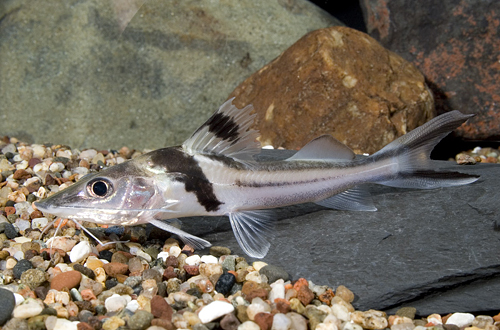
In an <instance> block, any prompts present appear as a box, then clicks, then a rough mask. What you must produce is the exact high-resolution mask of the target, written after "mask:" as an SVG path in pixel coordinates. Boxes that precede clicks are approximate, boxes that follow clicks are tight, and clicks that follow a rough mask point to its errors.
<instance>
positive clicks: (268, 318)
mask: <svg viewBox="0 0 500 330" xmlns="http://www.w3.org/2000/svg"><path fill="white" fill-rule="evenodd" d="M253 321H254V322H255V323H257V324H258V325H259V327H260V328H261V329H262V330H270V329H271V326H272V324H273V314H271V313H258V314H257V315H255V317H254V320H253Z"/></svg>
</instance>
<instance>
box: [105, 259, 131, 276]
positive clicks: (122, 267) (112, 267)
mask: <svg viewBox="0 0 500 330" xmlns="http://www.w3.org/2000/svg"><path fill="white" fill-rule="evenodd" d="M103 268H104V270H105V271H106V274H108V275H109V276H112V277H116V275H119V274H120V275H124V274H126V273H127V271H128V265H127V264H124V263H120V262H110V263H108V264H105V265H104V266H103Z"/></svg>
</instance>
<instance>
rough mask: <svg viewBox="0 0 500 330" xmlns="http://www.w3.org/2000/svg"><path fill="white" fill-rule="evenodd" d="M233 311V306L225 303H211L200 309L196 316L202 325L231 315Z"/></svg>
mask: <svg viewBox="0 0 500 330" xmlns="http://www.w3.org/2000/svg"><path fill="white" fill-rule="evenodd" d="M233 311H234V307H233V305H231V304H230V303H227V302H225V301H220V300H217V301H213V302H211V303H210V304H208V305H206V306H205V307H203V308H202V309H201V311H200V312H199V314H198V317H199V318H200V320H201V322H202V323H208V322H212V321H213V320H215V319H217V318H219V317H221V316H223V315H226V314H228V313H232V312H233Z"/></svg>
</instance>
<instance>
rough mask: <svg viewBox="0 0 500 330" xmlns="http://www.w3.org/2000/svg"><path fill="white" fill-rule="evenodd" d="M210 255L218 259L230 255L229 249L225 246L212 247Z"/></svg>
mask: <svg viewBox="0 0 500 330" xmlns="http://www.w3.org/2000/svg"><path fill="white" fill-rule="evenodd" d="M210 254H211V255H213V256H214V257H217V258H219V257H221V256H224V255H230V254H231V249H230V248H227V247H225V246H212V247H211V248H210Z"/></svg>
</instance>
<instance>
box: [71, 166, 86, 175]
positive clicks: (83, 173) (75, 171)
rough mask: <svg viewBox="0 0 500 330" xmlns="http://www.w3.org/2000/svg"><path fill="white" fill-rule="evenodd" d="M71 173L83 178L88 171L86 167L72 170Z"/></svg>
mask: <svg viewBox="0 0 500 330" xmlns="http://www.w3.org/2000/svg"><path fill="white" fill-rule="evenodd" d="M72 171H73V173H76V174H78V175H81V176H84V175H87V174H89V169H88V168H86V167H82V166H78V167H75V168H73V169H72Z"/></svg>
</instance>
